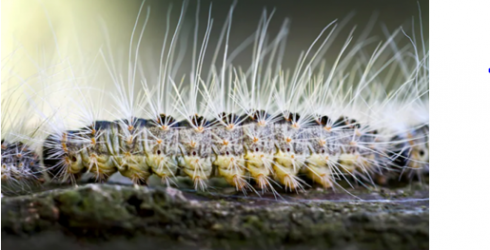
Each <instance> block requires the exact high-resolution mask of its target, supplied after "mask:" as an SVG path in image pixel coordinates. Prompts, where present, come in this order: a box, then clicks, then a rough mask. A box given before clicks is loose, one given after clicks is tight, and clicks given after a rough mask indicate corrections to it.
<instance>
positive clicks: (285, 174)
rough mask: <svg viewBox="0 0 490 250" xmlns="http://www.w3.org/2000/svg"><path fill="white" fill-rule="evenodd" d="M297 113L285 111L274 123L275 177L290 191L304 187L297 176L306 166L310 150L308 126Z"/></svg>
mask: <svg viewBox="0 0 490 250" xmlns="http://www.w3.org/2000/svg"><path fill="white" fill-rule="evenodd" d="M303 123H304V122H302V121H301V118H300V115H299V114H297V113H290V112H284V114H281V115H280V116H279V119H277V120H276V121H275V124H274V134H275V138H274V139H275V145H276V148H277V151H276V153H275V154H274V164H273V168H274V178H275V179H276V180H277V181H278V182H279V183H280V184H282V185H284V186H285V187H286V189H289V190H290V191H292V190H295V189H297V188H302V184H301V180H300V179H299V178H298V177H297V175H298V173H299V172H300V170H301V169H303V168H304V167H305V163H306V159H307V155H308V154H309V152H308V151H309V150H308V139H307V137H306V135H307V133H306V128H305V127H307V126H308V124H307V123H308V122H306V123H304V124H303Z"/></svg>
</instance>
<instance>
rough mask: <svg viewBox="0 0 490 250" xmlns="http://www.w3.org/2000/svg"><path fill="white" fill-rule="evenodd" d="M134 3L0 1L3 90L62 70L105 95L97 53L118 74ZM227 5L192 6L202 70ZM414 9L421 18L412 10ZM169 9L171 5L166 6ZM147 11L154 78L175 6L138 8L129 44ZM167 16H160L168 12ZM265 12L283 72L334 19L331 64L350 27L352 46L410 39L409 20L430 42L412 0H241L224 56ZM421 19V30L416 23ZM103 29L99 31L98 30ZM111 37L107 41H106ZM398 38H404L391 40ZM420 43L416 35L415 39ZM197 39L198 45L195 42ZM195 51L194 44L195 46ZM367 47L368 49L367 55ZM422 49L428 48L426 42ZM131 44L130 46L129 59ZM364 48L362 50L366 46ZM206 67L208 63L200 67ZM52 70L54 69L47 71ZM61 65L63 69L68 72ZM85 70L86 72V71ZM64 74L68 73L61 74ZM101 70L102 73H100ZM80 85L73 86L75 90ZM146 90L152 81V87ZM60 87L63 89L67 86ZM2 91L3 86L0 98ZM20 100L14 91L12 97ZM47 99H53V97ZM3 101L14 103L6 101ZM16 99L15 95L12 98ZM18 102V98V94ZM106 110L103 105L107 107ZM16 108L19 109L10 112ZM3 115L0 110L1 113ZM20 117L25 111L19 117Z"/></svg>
mask: <svg viewBox="0 0 490 250" xmlns="http://www.w3.org/2000/svg"><path fill="white" fill-rule="evenodd" d="M142 2H143V1H141V0H84V1H81V0H4V1H2V2H1V7H2V8H1V21H2V22H1V28H2V30H1V35H2V43H1V52H2V83H3V85H5V83H8V84H7V86H9V88H10V86H11V85H16V84H19V80H18V79H31V78H30V77H31V76H33V75H36V74H39V72H40V71H46V72H47V73H46V75H49V77H51V76H53V75H55V77H53V79H52V81H53V82H58V83H59V82H63V81H64V78H66V77H67V74H68V73H67V72H69V71H70V70H71V71H75V72H77V74H79V75H82V76H83V77H85V76H86V75H90V76H92V75H93V74H95V73H94V72H97V73H96V75H97V76H96V77H87V79H89V80H86V82H87V84H92V85H93V86H96V87H100V88H103V89H106V90H109V91H110V89H111V88H113V87H111V86H113V83H112V81H111V79H110V77H109V75H108V74H107V73H103V72H105V71H107V70H106V68H105V65H104V63H103V61H102V60H101V56H100V53H99V51H104V55H106V56H107V55H108V51H109V49H110V50H111V51H112V53H113V55H114V61H115V63H116V64H117V65H118V67H119V69H121V72H124V71H125V69H127V59H128V48H129V42H130V38H131V33H132V32H133V28H134V25H135V22H136V19H137V14H138V10H139V8H140V7H141V4H142ZM232 3H233V1H225V0H220V1H216V0H215V1H211V0H202V1H200V2H199V5H200V9H199V19H198V22H199V37H200V38H201V39H202V37H203V36H204V32H205V26H206V22H207V18H208V11H209V7H210V5H211V4H212V12H211V15H212V18H213V22H214V23H213V29H212V33H211V35H210V40H209V47H208V52H207V54H206V58H205V60H204V61H205V64H204V68H203V70H204V72H206V71H207V69H208V67H209V62H210V61H211V58H212V56H213V52H214V49H215V46H216V44H217V42H218V39H219V34H220V32H221V29H222V27H223V24H224V23H225V20H226V17H227V15H228V11H229V9H230V6H231V5H232ZM418 3H419V4H420V10H421V11H420V12H419V5H418ZM171 6H172V7H171ZM197 6H198V1H195V0H191V1H189V3H188V7H187V11H186V16H185V20H184V25H183V28H182V32H181V37H180V38H179V46H180V48H179V50H181V49H183V50H186V51H187V52H186V53H185V56H184V58H183V62H182V65H181V66H180V69H179V73H182V74H185V73H188V72H189V71H190V68H191V63H190V62H191V52H192V44H193V43H192V32H193V29H194V24H195V23H196V10H197ZM148 7H149V8H150V12H149V13H150V14H149V19H148V24H147V26H146V29H145V31H144V34H143V39H142V43H141V46H140V51H139V60H140V61H142V62H144V63H145V67H147V68H148V69H149V71H151V68H152V67H154V71H155V72H157V68H158V60H159V56H160V50H161V47H162V41H163V38H164V33H165V27H166V25H167V19H168V20H169V21H170V23H169V26H170V33H172V32H173V29H174V28H175V25H176V23H177V21H178V18H179V14H180V9H181V7H182V1H167V0H147V1H146V2H145V4H144V7H143V11H142V14H141V17H140V21H139V23H138V25H137V26H136V28H135V42H134V43H136V41H137V38H138V36H139V35H140V32H141V30H142V23H143V21H144V19H145V18H146V16H147V14H148V12H147V8H148ZM170 7H171V8H172V11H170V16H168V15H167V13H169V12H168V10H169V8H170ZM264 9H266V10H267V13H268V14H270V13H271V12H272V11H273V10H274V11H275V12H274V16H273V18H272V21H271V24H270V27H269V32H270V34H271V36H275V35H276V34H277V32H278V31H279V29H280V27H281V25H282V23H283V22H284V20H285V19H286V18H288V19H289V21H290V29H289V35H288V38H287V46H286V53H285V55H284V59H283V67H284V68H294V66H295V65H296V62H297V60H298V56H299V55H300V53H301V52H302V51H305V50H307V49H308V47H309V46H310V44H311V43H312V42H313V40H314V39H315V38H316V37H317V36H318V34H319V33H320V32H321V30H322V29H323V28H324V27H325V26H326V25H328V24H329V23H330V22H332V21H333V20H335V19H338V20H339V22H342V21H345V26H344V27H342V29H340V30H339V33H338V35H337V37H336V38H335V40H334V42H333V43H332V46H331V48H330V49H329V50H328V51H327V52H326V54H325V55H324V57H325V58H326V60H327V61H328V60H330V61H333V60H335V58H336V57H337V55H338V53H339V51H340V49H341V47H342V45H343V44H344V42H345V40H346V39H347V37H348V34H349V33H350V31H351V30H352V28H354V27H356V30H355V32H354V33H353V35H354V40H353V41H354V42H359V41H358V40H356V39H359V38H362V37H364V32H366V31H368V30H369V36H368V37H375V38H376V39H378V40H379V41H383V40H386V39H387V32H388V33H391V32H393V31H394V30H395V29H397V28H398V27H400V26H402V27H404V30H405V31H406V32H407V33H408V34H411V33H412V27H413V25H412V22H414V23H415V26H416V29H415V33H416V34H417V36H419V35H420V32H422V33H423V36H424V40H425V41H428V39H429V33H428V32H429V28H428V27H429V1H424V0H421V1H415V0H397V1H392V0H369V1H367V0H344V1H330V0H321V1H320V0H307V1H298V0H240V1H238V4H237V6H236V8H235V11H234V14H233V21H232V28H231V34H230V51H232V50H233V49H234V48H236V47H237V46H238V45H239V44H241V43H242V42H243V41H244V40H245V39H246V38H247V37H249V36H251V35H252V34H253V32H254V31H255V30H256V29H257V25H258V23H259V19H260V17H261V15H262V12H263V10H264ZM419 15H421V18H422V22H423V25H422V27H420V25H419ZM104 26H105V27H106V31H107V32H106V33H105V31H104ZM106 36H107V37H109V38H110V43H107V40H106V39H105V37H106ZM397 39H399V40H402V39H403V36H398V38H397ZM417 39H420V36H419V37H418V38H417ZM200 41H202V40H200ZM400 43H401V44H402V45H406V44H408V43H409V40H408V39H405V40H403V41H400ZM198 45H200V42H198ZM375 45H377V42H376V43H373V45H372V47H371V49H374V47H375ZM427 45H428V44H427ZM134 49H135V45H134V44H133V58H134ZM251 49H252V46H249V49H248V50H245V51H244V52H243V53H241V54H239V55H238V57H237V58H236V59H235V61H234V65H241V66H243V67H248V66H249V65H250V61H251V58H252V56H251V55H252V53H251V52H252V50H251ZM367 50H369V48H367ZM206 62H208V63H206ZM53 65H59V66H53ZM67 65H68V66H67ZM87 65H90V73H87V72H85V71H84V70H85V69H86V68H85V67H87ZM68 68H69V69H70V70H68ZM101 72H102V73H101ZM80 82H82V83H81V84H84V83H83V82H84V81H79V83H78V84H80ZM30 84H31V86H33V88H34V89H36V88H37V89H36V91H43V90H44V91H50V92H51V94H52V96H51V97H50V99H51V101H53V102H58V104H60V105H62V104H63V103H64V102H65V100H64V98H72V97H69V96H68V95H66V93H65V92H63V91H61V90H57V91H56V92H55V91H53V90H54V89H62V88H63V87H60V86H63V85H60V86H56V87H52V88H53V89H49V88H47V87H46V85H50V83H49V81H47V82H46V81H45V82H44V83H43V84H40V83H36V82H31V83H30ZM152 84H153V83H152ZM66 86H69V83H67V85H66ZM5 89H6V88H4V87H3V86H2V93H5V91H6V90H5ZM18 94H19V95H20V93H18ZM53 96H54V97H53ZM10 98H13V97H12V96H10ZM15 98H17V97H15ZM18 98H25V96H19V97H18ZM108 106H110V105H108ZM15 108H19V109H20V108H21V107H15ZM2 110H3V108H2ZM2 112H3V111H2ZM25 112H27V111H25Z"/></svg>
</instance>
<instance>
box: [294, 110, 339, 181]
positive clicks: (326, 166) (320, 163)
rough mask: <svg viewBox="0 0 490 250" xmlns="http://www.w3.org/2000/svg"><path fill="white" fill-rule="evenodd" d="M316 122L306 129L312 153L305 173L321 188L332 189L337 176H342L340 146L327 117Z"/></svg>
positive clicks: (322, 117) (308, 158)
mask: <svg viewBox="0 0 490 250" xmlns="http://www.w3.org/2000/svg"><path fill="white" fill-rule="evenodd" d="M315 121H316V122H315V124H313V125H312V126H310V127H308V128H306V129H305V130H306V132H305V134H306V135H305V137H306V138H308V140H309V149H310V152H309V154H308V155H307V158H306V167H305V168H304V170H303V173H305V174H306V175H307V176H308V178H310V179H311V180H313V181H314V182H316V183H318V184H320V185H321V186H323V187H325V188H330V187H332V186H333V182H334V179H335V178H336V176H338V175H339V174H340V170H339V167H338V166H337V165H338V163H337V162H338V160H339V157H340V144H339V142H338V138H337V136H336V132H335V131H332V127H331V125H332V124H330V119H329V118H328V117H327V116H320V117H319V118H317V119H315Z"/></svg>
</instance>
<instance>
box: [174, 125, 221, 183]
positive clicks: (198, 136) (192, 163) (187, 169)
mask: <svg viewBox="0 0 490 250" xmlns="http://www.w3.org/2000/svg"><path fill="white" fill-rule="evenodd" d="M189 120H190V121H189ZM189 120H184V121H182V122H181V123H180V125H181V126H180V127H179V147H180V150H181V155H180V157H178V165H179V167H180V168H181V169H182V172H183V174H185V175H187V176H189V177H190V178H191V179H192V181H193V182H194V186H195V188H196V189H200V190H205V189H206V188H207V184H206V182H207V181H208V179H209V178H210V177H211V174H212V173H213V168H212V162H213V161H214V158H215V155H214V154H213V151H212V140H211V138H212V137H211V130H210V128H209V122H208V121H207V120H206V119H205V118H204V117H202V116H198V115H195V116H193V117H191V118H190V119H189Z"/></svg>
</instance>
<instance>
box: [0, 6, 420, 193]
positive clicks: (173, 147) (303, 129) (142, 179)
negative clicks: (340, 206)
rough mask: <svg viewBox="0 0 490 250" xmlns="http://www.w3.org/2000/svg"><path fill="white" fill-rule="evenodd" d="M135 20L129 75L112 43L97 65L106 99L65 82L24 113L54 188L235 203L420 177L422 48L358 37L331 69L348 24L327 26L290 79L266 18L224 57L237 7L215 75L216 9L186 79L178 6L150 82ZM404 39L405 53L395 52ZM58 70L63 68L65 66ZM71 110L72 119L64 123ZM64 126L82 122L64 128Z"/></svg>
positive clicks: (78, 80) (279, 39)
mask: <svg viewBox="0 0 490 250" xmlns="http://www.w3.org/2000/svg"><path fill="white" fill-rule="evenodd" d="M143 7H144V4H142V5H141V8H140V10H139V13H138V18H137V21H136V24H135V27H134V29H133V33H132V36H131V40H130V49H129V55H128V58H127V62H125V63H127V65H128V67H127V69H124V70H122V69H121V67H119V69H118V67H117V65H116V63H115V61H116V59H115V58H114V56H113V54H112V51H111V49H110V44H109V43H107V45H106V46H105V48H104V49H102V50H101V52H100V54H99V59H102V62H103V64H104V66H105V67H104V70H106V71H107V74H108V75H110V78H111V80H112V87H110V88H111V89H112V93H110V94H107V93H105V92H104V91H102V89H101V88H97V87H96V86H95V85H94V84H92V83H91V82H90V81H89V80H88V79H87V78H86V77H85V75H91V74H92V73H93V72H79V71H73V70H72V71H70V72H68V73H66V72H65V73H63V74H62V75H63V76H64V77H66V78H67V79H70V81H68V83H66V82H64V81H58V80H53V79H52V78H48V79H46V78H41V77H40V79H39V81H41V82H43V84H44V85H43V86H45V88H46V89H49V88H52V89H53V90H54V89H56V88H65V89H70V91H69V92H70V94H68V95H67V96H68V97H67V99H68V100H69V101H68V102H66V103H62V102H60V103H58V104H54V103H53V101H52V100H53V99H55V97H54V96H50V93H49V92H51V93H53V92H54V91H46V92H48V94H46V96H43V97H41V98H37V99H36V100H32V101H31V102H30V104H31V105H32V106H33V109H35V110H36V112H33V111H31V112H33V113H36V114H39V116H40V117H42V119H43V120H44V121H45V122H44V126H43V127H42V129H41V132H43V137H42V138H41V137H36V138H34V140H32V141H34V142H35V143H33V145H35V146H34V147H35V148H36V151H37V152H38V155H41V156H42V167H43V168H44V169H45V170H46V173H47V175H48V177H49V178H50V179H52V180H54V181H58V182H76V181H77V180H78V179H80V178H81V176H82V175H83V174H85V173H89V174H91V175H93V176H94V177H95V179H96V180H97V181H107V179H108V178H110V177H111V176H112V175H114V174H115V173H120V174H121V175H123V176H124V177H127V178H129V179H130V180H131V181H132V182H133V183H135V184H145V183H146V182H147V180H148V178H149V177H150V176H151V175H156V176H158V177H159V178H160V179H162V181H164V182H166V183H167V184H170V182H172V181H173V180H174V179H175V177H176V176H186V177H188V178H190V179H191V180H192V181H193V183H194V187H195V188H196V189H199V190H205V189H206V188H207V186H208V184H207V183H208V180H209V178H211V177H213V176H218V177H222V178H224V179H225V181H226V182H227V183H228V184H230V185H232V186H234V187H235V188H236V189H237V191H243V192H246V191H249V190H251V191H253V192H257V190H262V191H266V190H270V191H271V192H273V193H274V194H275V195H276V194H277V191H276V188H277V187H282V188H284V189H285V190H289V191H295V190H299V189H303V188H305V187H307V186H311V185H314V184H316V185H320V186H323V187H325V188H334V187H336V186H338V182H339V181H346V182H348V183H349V184H350V185H353V184H354V183H357V184H362V185H369V184H375V183H384V182H386V181H387V179H389V178H390V176H391V175H395V176H396V177H398V175H399V174H400V173H401V174H404V175H405V174H406V175H408V176H409V177H411V176H413V175H414V174H415V175H420V174H421V173H422V172H423V171H426V170H427V169H428V156H429V152H428V149H429V146H428V79H429V74H428V52H427V51H426V48H425V46H423V51H422V52H420V51H419V47H417V43H416V41H415V40H413V39H412V37H413V36H412V37H411V36H408V35H407V34H406V33H405V32H404V30H402V29H398V30H396V31H394V32H393V33H392V34H390V35H388V36H387V40H386V41H384V42H381V41H379V44H378V45H377V46H375V48H374V49H372V50H371V51H370V53H369V54H367V53H366V50H367V49H366V47H368V45H369V44H370V43H371V42H373V41H372V40H369V39H367V40H366V41H360V42H357V43H355V42H353V35H352V32H353V31H352V32H351V34H349V37H348V38H347V39H346V40H345V42H344V44H343V46H342V48H341V50H340V51H338V55H337V57H336V58H335V59H334V60H328V63H327V61H326V60H324V58H322V57H323V55H325V53H326V51H327V50H328V49H329V46H330V45H331V43H332V42H331V41H332V39H333V38H335V37H336V36H337V35H338V29H339V28H338V27H339V26H342V25H344V23H340V24H338V23H337V22H335V21H334V22H332V23H330V24H328V25H327V26H326V27H325V28H324V29H323V30H322V31H321V32H320V34H319V36H318V37H317V38H316V39H315V40H314V41H313V43H312V44H311V46H310V47H309V48H308V49H307V50H306V51H305V52H304V53H302V54H301V55H300V56H299V58H298V60H297V62H298V63H297V66H296V68H294V69H293V70H292V71H291V70H288V69H284V68H283V66H282V57H283V55H284V53H285V42H286V37H287V36H286V35H287V34H288V25H289V23H288V22H284V24H283V26H282V27H281V29H280V31H279V32H278V33H277V34H276V35H275V36H273V37H272V38H271V36H270V33H269V31H268V27H269V24H270V21H271V18H272V15H268V14H267V12H265V11H264V12H263V15H262V17H261V19H260V21H259V24H258V27H257V30H256V32H255V33H254V34H252V36H251V37H250V38H251V39H248V40H247V41H245V42H244V43H243V44H242V45H240V46H238V47H237V48H235V50H232V49H231V48H229V43H228V40H229V37H230V36H231V32H232V16H233V11H234V8H235V4H233V5H232V7H231V9H230V11H229V13H228V16H227V19H226V21H225V24H224V25H223V28H222V31H221V33H220V38H219V41H218V44H217V45H216V49H215V53H214V54H213V58H212V60H211V62H210V63H209V62H207V61H205V58H206V55H207V54H206V53H207V52H208V50H209V48H208V47H209V46H210V44H209V38H210V36H211V29H212V27H213V19H212V18H211V16H212V15H211V7H210V8H209V14H208V19H207V23H206V28H205V33H204V35H203V36H199V32H198V31H199V25H198V24H196V25H195V27H194V31H193V50H192V60H191V63H190V65H191V70H190V71H189V72H188V73H187V74H184V75H178V66H179V65H180V64H181V60H182V59H183V56H180V55H175V53H177V52H178V51H179V48H178V47H179V46H178V45H179V43H181V41H180V39H181V37H180V33H181V32H182V27H183V23H184V15H185V13H186V8H187V2H185V3H184V4H183V7H182V9H181V10H180V17H179V20H178V22H177V24H176V27H175V29H174V31H173V33H172V31H171V29H170V27H169V26H167V27H166V29H165V37H164V41H163V45H162V50H161V53H160V56H159V61H158V64H159V65H158V70H157V71H158V72H157V73H156V74H155V73H151V72H150V71H149V70H145V68H146V67H147V66H148V65H145V64H144V62H142V61H140V60H139V57H140V54H139V50H140V49H141V47H140V44H141V41H142V39H143V34H144V28H145V26H146V24H147V21H148V15H149V14H147V16H146V18H145V19H144V20H143V24H142V30H141V32H140V33H139V34H136V32H135V31H136V27H138V25H141V21H142V20H141V19H140V14H141V13H142V12H143ZM198 14H199V12H196V15H198ZM196 19H197V18H196ZM413 35H414V34H413ZM399 37H402V38H405V39H407V40H409V41H410V43H409V45H408V46H404V47H402V48H399V47H398V46H399V45H397V43H396V42H395V41H396V40H397V39H400V38H399ZM422 39H423V38H422ZM133 44H136V46H134V45H133ZM223 44H224V46H223ZM250 45H251V47H252V50H253V52H252V53H251V64H250V65H248V66H244V65H239V66H235V65H234V61H233V57H234V56H235V55H236V54H239V53H240V52H241V51H243V50H244V48H245V47H247V46H250ZM133 47H135V48H133ZM61 64H64V65H65V66H66V67H67V68H71V67H72V65H73V62H71V61H62V62H61ZM88 64H89V63H87V62H82V63H80V64H77V65H78V66H80V67H81V68H84V67H87V65H88ZM204 64H209V65H210V66H209V72H203V68H204ZM90 70H92V69H89V71H90ZM385 71H387V72H388V73H387V75H386V76H383V77H382V76H381V73H382V72H385ZM51 74H53V75H56V74H58V72H51ZM81 76H84V77H81ZM94 78H95V77H94ZM95 79H96V78H95ZM90 80H91V81H92V79H90ZM387 82H390V83H391V85H392V86H391V87H389V86H388V85H387V84H386V83H387ZM65 85H66V86H65ZM87 85H88V86H89V87H87ZM55 86H56V87H55ZM2 92H3V90H2ZM2 102H3V100H2ZM8 102H10V101H8ZM68 103H69V104H70V105H73V107H75V109H76V110H77V111H79V112H74V114H58V113H57V111H58V110H59V108H60V107H61V106H64V105H67V104H68ZM103 103H111V104H112V106H114V107H116V108H115V109H112V108H107V107H108V106H110V105H104V104H103ZM40 106H47V107H48V108H47V111H46V109H44V110H41V109H40V108H39V107H40ZM2 113H4V112H3V111H2ZM68 113H69V112H68ZM107 113H112V114H111V115H108V114H107ZM51 114H53V115H51ZM72 120H77V122H78V123H75V124H76V125H72V124H73V122H72ZM17 121H19V120H17ZM2 123H3V118H2ZM2 132H3V130H2ZM17 134H25V133H24V132H18V133H17ZM3 139H4V136H3V133H2V162H3V161H4V160H3V159H4V155H5V157H6V158H5V159H10V158H8V157H10V156H11V155H12V154H11V153H9V152H10V151H9V150H7V148H8V149H10V148H12V147H13V146H10V145H11V144H8V145H7V144H6V146H5V147H6V150H4V147H3ZM5 141H6V142H8V143H16V142H15V140H14V139H10V138H5ZM11 141H12V142H11ZM15 145H17V146H15V147H22V145H24V144H15ZM19 145H20V146H19ZM25 157H30V156H25ZM20 162H22V161H20ZM29 164H30V162H29ZM34 165H36V166H38V165H41V164H40V162H35V163H34ZM7 169H12V167H9V168H6V170H5V171H4V168H3V165H2V177H3V176H4V173H5V176H6V177H5V178H6V179H16V180H17V179H19V178H17V177H13V175H12V174H10V172H9V171H7ZM38 172H39V171H38ZM32 176H34V175H32ZM301 176H306V178H302V177H301Z"/></svg>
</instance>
